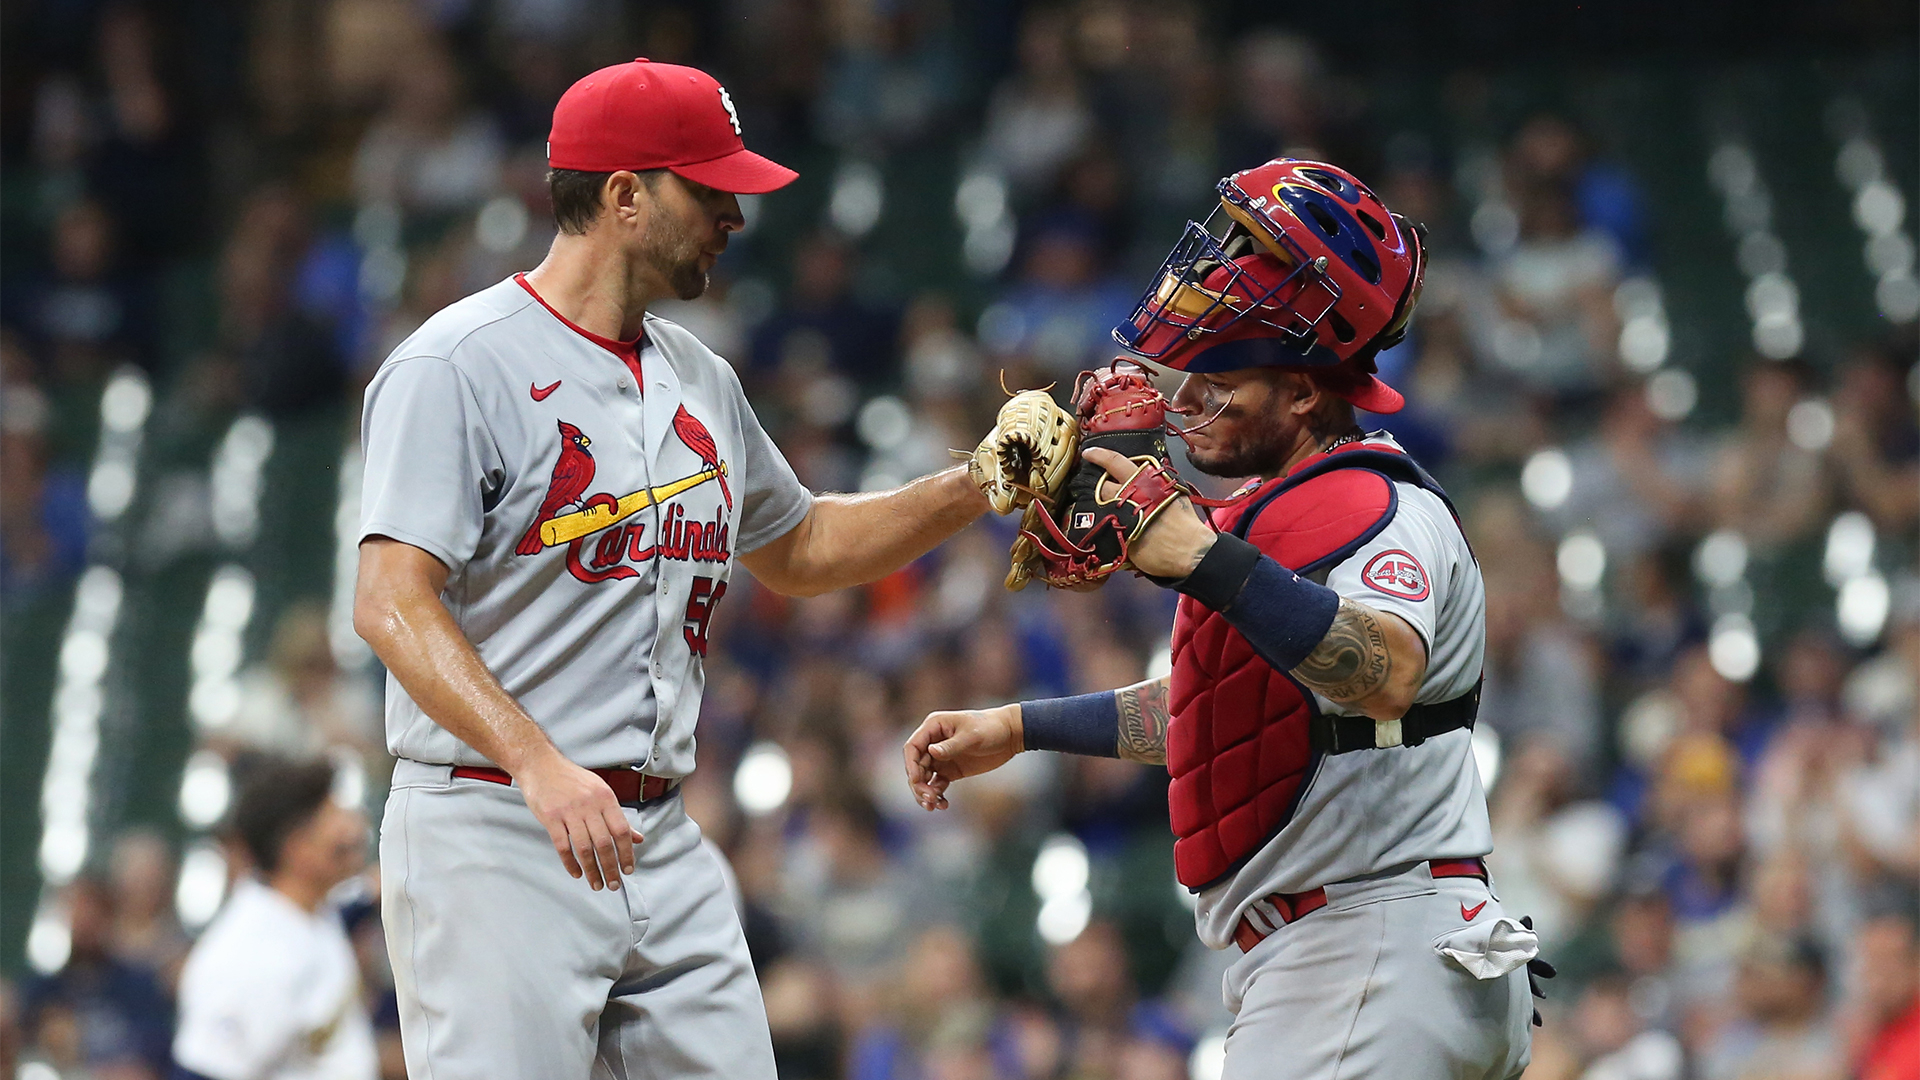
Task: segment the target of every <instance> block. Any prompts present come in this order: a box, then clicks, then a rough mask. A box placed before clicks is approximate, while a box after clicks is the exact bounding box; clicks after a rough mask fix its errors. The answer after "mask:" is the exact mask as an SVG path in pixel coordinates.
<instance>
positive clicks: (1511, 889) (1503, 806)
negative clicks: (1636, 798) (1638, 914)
mask: <svg viewBox="0 0 1920 1080" xmlns="http://www.w3.org/2000/svg"><path fill="white" fill-rule="evenodd" d="M1497 790H1498V797H1497V798H1496V799H1495V800H1494V801H1493V803H1492V805H1491V806H1490V807H1489V808H1488V809H1489V814H1490V816H1491V819H1492V823H1493V832H1494V848H1495V850H1496V851H1497V853H1498V854H1497V855H1496V857H1495V860H1494V861H1495V862H1496V863H1497V865H1498V867H1499V871H1500V888H1501V892H1502V895H1503V896H1504V897H1505V898H1506V900H1507V902H1509V903H1511V904H1512V905H1513V907H1514V910H1516V911H1523V912H1526V913H1528V914H1530V915H1532V916H1533V919H1534V927H1535V929H1536V930H1538V931H1539V933H1540V939H1541V941H1542V943H1543V947H1549V946H1552V945H1555V944H1558V943H1559V942H1561V941H1564V940H1566V939H1567V938H1568V937H1570V936H1572V934H1573V933H1574V932H1575V930H1576V929H1577V928H1578V927H1580V926H1581V925H1582V924H1583V923H1584V922H1585V921H1586V918H1587V915H1588V914H1589V912H1591V911H1592V910H1593V909H1594V907H1595V905H1596V904H1597V903H1598V902H1599V901H1600V899H1601V897H1602V896H1604V895H1605V894H1606V893H1607V891H1608V890H1609V889H1611V888H1612V886H1613V882H1614V877H1615V874H1616V871H1617V867H1618V864H1619V861H1620V857H1621V853H1622V851H1623V850H1624V849H1625V846H1626V841H1627V826H1626V822H1625V821H1623V820H1622V818H1621V815H1620V813H1619V812H1618V811H1617V810H1615V809H1614V808H1613V807H1611V806H1608V805H1607V804H1606V803H1604V802H1600V801H1598V800H1576V799H1574V798H1573V792H1574V778H1573V775H1572V767H1571V764H1570V763H1569V762H1568V760H1567V758H1566V756H1565V754H1564V753H1563V751H1562V750H1561V748H1560V747H1559V746H1557V745H1555V744H1554V743H1552V742H1547V741H1535V742H1531V743H1523V744H1522V746H1521V749H1520V750H1519V751H1518V752H1517V753H1516V754H1515V755H1514V756H1513V757H1512V758H1510V759H1508V764H1507V765H1506V768H1505V774H1504V779H1503V782H1502V783H1501V784H1500V786H1499V788H1498V789H1497Z"/></svg>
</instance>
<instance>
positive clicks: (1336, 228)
mask: <svg viewBox="0 0 1920 1080" xmlns="http://www.w3.org/2000/svg"><path fill="white" fill-rule="evenodd" d="M1307 216H1308V217H1311V218H1312V219H1313V223H1314V224H1315V225H1318V226H1320V232H1321V234H1322V235H1323V236H1325V237H1327V238H1328V239H1329V240H1331V239H1332V238H1334V237H1336V236H1339V235H1340V223H1339V222H1338V221H1335V220H1334V217H1333V215H1332V214H1329V213H1327V212H1326V211H1325V210H1324V209H1322V208H1321V207H1320V204H1319V203H1313V202H1310V203H1307Z"/></svg>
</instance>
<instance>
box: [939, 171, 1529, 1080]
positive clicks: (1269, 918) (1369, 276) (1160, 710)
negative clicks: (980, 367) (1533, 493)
mask: <svg viewBox="0 0 1920 1080" xmlns="http://www.w3.org/2000/svg"><path fill="white" fill-rule="evenodd" d="M1218 190H1219V193H1220V205H1219V207H1218V208H1217V210H1216V211H1215V212H1214V214H1213V215H1211V216H1210V217H1209V218H1208V220H1207V221H1206V222H1205V223H1204V224H1201V223H1197V222H1190V223H1189V224H1188V226H1187V230H1186V233H1185V234H1184V235H1183V236H1182V237H1181V239H1180V242H1179V243H1178V244H1177V245H1176V246H1175V247H1174V249H1173V252H1172V254H1171V255H1169V256H1168V258H1167V259H1166V261H1165V262H1164V263H1163V264H1162V266H1161V268H1160V270H1159V272H1158V273H1157V274H1155V276H1154V279H1153V281H1152V283H1151V284H1150V285H1149V287H1148V288H1147V290H1146V292H1145V294H1144V295H1143V296H1142V297H1141V299H1140V301H1139V303H1138V305H1137V306H1136V308H1135V310H1134V312H1133V314H1132V316H1131V317H1130V318H1129V319H1128V321H1127V322H1125V323H1123V324H1122V325H1121V326H1119V327H1118V328H1117V329H1116V330H1115V332H1114V336H1115V338H1116V339H1117V340H1118V341H1119V343H1120V344H1121V346H1122V347H1123V348H1124V349H1125V350H1126V351H1127V353H1128V355H1129V357H1131V358H1133V359H1136V360H1138V361H1140V362H1143V363H1145V362H1151V363H1154V364H1157V365H1159V366H1161V367H1164V368H1169V369H1172V370H1173V371H1177V372H1181V373H1183V376H1184V378H1183V381H1182V382H1181V384H1180V387H1179V390H1178V392H1177V393H1175V394H1174V395H1173V397H1172V399H1171V400H1170V401H1165V400H1163V399H1161V398H1160V396H1159V395H1158V394H1157V393H1154V392H1153V388H1152V386H1151V384H1150V383H1149V382H1148V381H1147V380H1146V378H1145V377H1144V373H1143V372H1142V371H1140V370H1137V369H1136V368H1134V367H1132V366H1130V365H1122V364H1116V365H1115V366H1114V367H1112V368H1110V369H1109V370H1107V371H1106V372H1100V373H1093V374H1091V375H1088V376H1085V377H1083V378H1082V380H1081V382H1080V385H1079V386H1078V388H1077V392H1076V395H1075V417H1074V419H1075V423H1076V426H1077V427H1078V429H1079V438H1080V446H1081V449H1080V460H1081V464H1080V465H1079V466H1077V467H1078V468H1080V469H1082V470H1083V471H1078V472H1073V473H1072V474H1071V475H1070V478H1068V479H1066V481H1065V482H1064V484H1063V485H1062V486H1059V487H1042V486H1040V484H1039V482H1038V481H1039V479H1040V477H1039V476H1038V475H1037V474H1036V473H1035V472H1034V471H1032V470H1031V469H1030V470H1029V471H1028V472H1027V473H1026V475H1025V476H1024V477H1023V478H1022V483H1023V484H1026V485H1028V486H1029V487H1030V488H1031V490H1030V491H1025V492H1022V494H1024V495H1025V496H1026V502H1025V503H1024V508H1025V519H1024V520H1025V527H1024V528H1023V530H1022V533H1021V536H1020V539H1019V541H1017V542H1016V544H1015V546H1014V550H1013V562H1014V566H1013V571H1012V574H1011V575H1010V577H1009V579H1008V584H1009V585H1011V586H1013V587H1016V588H1017V587H1019V585H1020V584H1023V583H1024V582H1026V581H1027V580H1029V579H1034V578H1038V579H1040V580H1042V581H1044V582H1045V583H1047V584H1048V585H1057V586H1065V587H1087V586H1089V585H1093V584H1097V583H1098V582H1100V581H1102V580H1104V579H1105V578H1106V577H1107V576H1109V575H1111V574H1112V573H1114V572H1115V571H1117V570H1120V569H1132V570H1135V571H1137V572H1139V573H1141V574H1144V575H1146V576H1147V577H1149V578H1150V579H1151V580H1153V581H1154V582H1156V583H1158V584H1160V585H1162V586H1164V587H1167V588H1170V589H1174V590H1176V591H1177V592H1179V593H1180V598H1179V601H1178V606H1177V611H1176V614H1175V617H1174V625H1173V635H1172V655H1173V666H1172V672H1171V673H1170V674H1169V675H1166V676H1164V677H1161V678H1157V679H1149V680H1147V681H1145V682H1141V683H1136V684H1134V685H1132V686H1127V687H1122V688H1120V689H1117V690H1108V691H1104V692H1101V693H1094V694H1085V695H1081V696H1078V697H1071V698H1056V699H1050V700H1044V701H1024V702H1019V703H1016V704H1009V705H1004V706H1000V707H998V708H991V709H978V710H970V711H964V712H936V713H934V714H932V715H930V716H928V717H927V718H926V720H925V721H924V722H923V723H922V724H921V725H920V727H919V729H918V730H917V731H916V732H915V733H914V734H913V736H912V737H911V738H910V739H909V740H908V742H907V745H906V747H905V764H906V772H907V779H908V783H909V784H910V786H911V787H912V789H913V792H914V795H915V798H916V799H917V800H918V801H919V802H920V804H921V805H922V806H923V807H924V808H926V809H928V810H940V809H944V808H945V807H946V806H947V804H948V798H949V795H950V789H951V787H952V785H953V783H954V781H956V780H959V779H961V778H963V777H967V776H972V775H976V774H978V773H981V772H985V771H987V770H990V769H994V768H998V767H999V766H1000V765H1002V764H1004V763H1005V762H1006V761H1007V760H1008V759H1010V758H1011V757H1012V756H1013V755H1014V754H1016V753H1019V752H1021V751H1030V750H1053V751H1059V752H1066V753H1076V754H1089V755H1098V756H1104V757H1120V758H1126V759H1129V760H1133V761H1140V762H1147V763H1151V764H1155V765H1161V766H1165V767H1166V769H1167V771H1168V773H1169V774H1170V778H1171V782H1170V784H1169V787H1168V796H1167V797H1168V803H1169V807H1168V808H1169V811H1170V815H1169V816H1170V819H1171V823H1172V827H1173V832H1174V846H1173V854H1174V865H1175V869H1176V872H1177V874H1178V876H1179V879H1180V882H1181V883H1182V884H1183V885H1185V886H1186V887H1187V888H1188V889H1189V890H1190V891H1192V892H1193V893H1194V894H1195V899H1196V910H1195V918H1196V923H1197V929H1198V931H1199V934H1200V937H1201V939H1202V940H1204V941H1205V942H1206V943H1207V944H1208V945H1209V946H1212V947H1213V948H1216V949H1238V950H1239V951H1240V953H1241V954H1242V955H1240V956H1239V958H1238V960H1237V962H1236V963H1234V965H1233V966H1232V968H1230V969H1229V970H1228V972H1227V975H1226V980H1225V986H1224V997H1225V1000H1226V1004H1227V1006H1228V1008H1230V1009H1232V1010H1233V1011H1234V1012H1235V1013H1236V1014H1237V1020H1236V1022H1235V1024H1234V1025H1233V1028H1232V1031H1231V1033H1230V1034H1229V1035H1228V1037H1227V1043H1226V1063H1225V1069H1224V1073H1223V1076H1224V1077H1225V1078H1226V1080H1251V1078H1254V1077H1260V1078H1263V1080H1319V1078H1325V1077H1331V1076H1354V1077H1393V1078H1395V1080H1454V1078H1462V1077H1470V1078H1474V1080H1510V1078H1513V1077H1517V1076H1519V1075H1520V1073H1521V1072H1522V1071H1523V1070H1524V1069H1525V1068H1526V1065H1527V1062H1528V1059H1529V1055H1530V1052H1531V1037H1530V1031H1529V1026H1528V1021H1529V1018H1530V1017H1531V1016H1532V1015H1533V1010H1532V1007H1531V997H1530V993H1529V974H1530V973H1531V974H1539V975H1547V974H1550V973H1551V970H1550V969H1549V968H1547V967H1546V966H1545V965H1544V964H1542V963H1541V962H1539V961H1538V960H1537V959H1535V957H1536V954H1537V952H1538V939H1537V937H1536V936H1535V935H1534V933H1533V931H1532V928H1531V926H1530V925H1529V924H1528V923H1527V921H1526V920H1524V919H1520V918H1516V917H1513V916H1510V915H1509V914H1508V913H1507V912H1506V911H1505V910H1504V909H1503V908H1502V906H1501V903H1500V898H1499V895H1498V893H1497V891H1496V890H1495V888H1494V882H1493V878H1492V875H1491V874H1490V872H1489V870H1488V867H1487V863H1486V856H1487V855H1488V854H1489V853H1490V852H1491V851H1492V848H1493V842H1492V834H1491V830H1490V828H1489V825H1488V820H1487V808H1486V799H1485V796H1484V794H1483V792H1482V790H1481V787H1480V778H1479V773H1478V772H1477V771H1476V768H1475V765H1474V759H1473V754H1472V752H1471V745H1470V743H1471V729H1472V727H1473V724H1474V718H1475V715H1476V713H1477V711H1478V706H1479V693H1480V672H1481V663H1482V657H1483V654H1484V651H1485V643H1486V633H1485V595H1484V592H1483V589H1482V585H1481V579H1480V570H1479V566H1478V565H1477V564H1476V563H1475V561H1474V556H1473V552H1472V551H1471V550H1470V549H1469V548H1468V546H1467V542H1466V539H1465V537H1464V536H1463V535H1462V533H1461V530H1460V525H1459V522H1458V521H1457V520H1456V518H1455V516H1454V513H1453V508H1452V505H1451V503H1450V502H1449V501H1448V500H1447V496H1446V494H1445V492H1444V491H1442V490H1441V488H1440V485H1439V484H1438V483H1436V482H1435V481H1434V479H1433V478H1432V477H1431V476H1430V475H1428V474H1427V472H1426V470H1424V469H1422V468H1421V467H1420V465H1419V464H1418V463H1417V462H1415V461H1414V460H1413V459H1412V458H1410V457H1409V456H1408V455H1407V454H1406V452H1405V451H1404V450H1402V449H1401V448H1400V446H1399V445H1398V444H1397V443H1395V442H1394V440H1393V438H1392V437H1391V436H1390V435H1388V434H1386V433H1385V432H1371V433H1369V432H1367V431H1365V430H1364V429H1363V428H1361V427H1360V426H1359V424H1358V422H1357V420H1356V417H1355V409H1362V410H1365V411H1367V412H1373V413H1391V412H1394V411H1396V410H1397V409H1399V408H1400V407H1401V404H1402V402H1401V397H1400V395H1399V394H1398V393H1397V392H1395V391H1394V390H1393V389H1392V388H1391V387H1389V386H1387V385H1386V384H1385V383H1383V382H1381V381H1380V380H1379V378H1378V377H1377V376H1376V370H1377V367H1376V364H1375V357H1376V356H1377V355H1378V354H1379V352H1380V351H1381V350H1382V349H1385V348H1388V347H1390V346H1392V345H1394V344H1395V343H1397V342H1398V341H1400V340H1401V338H1402V337H1403V335H1404V334H1405V332H1406V328H1407V325H1408V320H1409V318H1410V317H1411V315H1412V313H1413V310H1414V306H1415V304H1416V302H1417V301H1418V299H1419V296H1420V286H1421V280H1422V276H1423V271H1424V269H1425V250H1424V247H1423V241H1422V236H1421V232H1420V230H1419V229H1418V228H1417V227H1415V226H1413V225H1411V224H1409V223H1408V222H1406V221H1404V220H1402V219H1401V218H1399V217H1397V216H1395V215H1394V214H1392V213H1390V212H1389V211H1388V210H1387V208H1386V206H1384V205H1383V204H1382V203H1381V202H1380V200H1379V198H1378V197H1376V196H1375V195H1374V193H1373V192H1372V191H1370V190H1369V189H1368V188H1367V187H1366V185H1364V184H1362V183H1361V182H1360V181H1359V180H1358V179H1356V178H1355V177H1353V176H1352V175H1351V174H1350V173H1347V172H1346V171H1344V170H1342V169H1340V168H1337V167H1335V166H1332V165H1325V164H1320V163H1317V162H1310V161H1298V160H1293V159H1284V158H1283V159H1279V160H1276V161H1271V162H1268V163H1267V164H1265V165H1262V166H1260V167H1259V168H1255V169H1249V170H1247V171H1245V172H1240V173H1236V174H1234V175H1232V176H1229V177H1227V178H1226V179H1225V180H1222V181H1221V182H1220V184H1219V186H1218ZM1169 413H1171V414H1174V415H1178V416H1181V417H1183V418H1185V417H1192V418H1196V419H1197V420H1198V421H1199V422H1197V423H1194V424H1193V425H1192V426H1190V427H1187V428H1184V429H1178V430H1177V434H1178V435H1179V436H1180V437H1182V438H1183V439H1184V441H1185V442H1186V444H1187V450H1188V453H1187V458H1188V461H1189V462H1190V463H1191V464H1192V466H1193V467H1194V468H1196V469H1198V470H1200V471H1202V472H1205V473H1209V474H1211V475H1216V476H1226V477H1253V478H1254V479H1253V480H1252V481H1251V482H1249V483H1248V484H1246V485H1245V486H1244V487H1242V488H1241V489H1240V491H1239V492H1238V493H1237V494H1236V496H1235V497H1234V498H1232V499H1229V500H1227V502H1225V503H1224V504H1219V505H1216V506H1214V507H1212V508H1211V512H1210V513H1209V515H1208V516H1207V517H1206V518H1204V519H1203V518H1202V517H1201V516H1200V514H1199V512H1198V511H1197V510H1196V508H1195V507H1196V503H1197V502H1199V500H1196V499H1194V498H1193V497H1192V495H1191V493H1190V492H1189V491H1188V490H1187V489H1186V488H1185V487H1184V486H1183V485H1182V484H1181V483H1180V481H1179V479H1178V478H1177V477H1175V476H1174V475H1173V473H1172V470H1171V468H1170V467H1169V466H1168V465H1167V464H1166V453H1165V446H1166V444H1165V440H1164V435H1163V432H1165V431H1169V430H1176V429H1173V428H1170V427H1166V426H1164V425H1165V424H1166V421H1167V414H1169ZM1047 472H1048V473H1049V474H1054V473H1057V472H1058V470H1057V468H1055V469H1050V470H1047Z"/></svg>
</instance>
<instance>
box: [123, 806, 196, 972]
mask: <svg viewBox="0 0 1920 1080" xmlns="http://www.w3.org/2000/svg"><path fill="white" fill-rule="evenodd" d="M174 871H175V867H174V862H173V848H172V846H170V845H169V844H168V843H167V841H166V839H165V838H164V837H162V836H161V835H160V834H159V833H157V832H154V831H152V830H150V829H134V830H130V831H128V832H124V833H121V834H120V836H119V837H118V838H116V839H115V840H114V842H113V854H112V856H111V858H110V860H109V862H108V880H110V881H112V883H113V893H114V899H115V911H114V920H113V950H114V952H115V953H116V954H117V955H119V956H121V957H124V958H126V959H127V960H129V961H131V962H134V963H137V964H139V965H140V966H141V967H144V968H146V969H147V970H149V971H152V972H153V973H154V974H155V975H157V976H158V977H159V979H160V985H161V986H162V987H164V988H165V989H166V991H167V993H168V994H169V995H171V994H172V993H173V988H174V984H175V983H177V982H179V981H180V965H181V964H182V963H184V962H185V961H186V958H187V945H188V942H187V935H186V933H185V931H183V930H181V928H180V920H179V919H177V918H175V917H174V913H173V889H174Z"/></svg>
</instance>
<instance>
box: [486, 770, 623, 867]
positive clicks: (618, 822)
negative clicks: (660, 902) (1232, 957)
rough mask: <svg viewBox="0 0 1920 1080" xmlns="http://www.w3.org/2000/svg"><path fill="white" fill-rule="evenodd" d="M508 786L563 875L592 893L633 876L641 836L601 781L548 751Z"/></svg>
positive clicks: (517, 775) (519, 772) (515, 774)
mask: <svg viewBox="0 0 1920 1080" xmlns="http://www.w3.org/2000/svg"><path fill="white" fill-rule="evenodd" d="M513 781H514V783H516V784H518V785H519V786H520V792H521V794H522V795H523V796H524V797H525V798H526V800H527V809H529V810H532V811H533V816H534V817H535V818H538V819H539V821H540V824H541V825H543V826H545V827H546V830H547V836H548V837H549V838H551V839H552V840H553V849H554V850H555V851H556V852H559V854H560V863H561V865H563V866H565V867H566V868H567V873H569V874H572V875H573V876H574V877H584V878H586V879H587V884H588V885H589V886H591V887H592V888H593V889H594V890H595V891H598V890H600V889H602V888H608V889H617V888H619V887H620V875H622V874H631V873H633V845H635V844H637V843H639V842H640V841H641V839H642V837H641V836H640V834H639V833H637V832H635V831H634V830H633V827H632V826H631V825H629V824H627V815H626V811H625V810H623V809H621V807H620V800H619V799H617V798H615V797H614V794H613V789H612V788H610V787H608V786H607V782H606V781H605V780H602V779H600V778H599V777H598V776H595V775H594V774H593V773H592V772H590V771H588V770H586V769H583V768H581V767H580V766H578V765H575V764H574V763H573V762H571V761H568V760H567V759H566V757H565V756H564V755H562V754H561V753H560V751H558V750H555V749H553V748H551V747H549V748H547V750H546V751H545V752H543V753H541V754H539V755H538V756H536V757H534V758H532V759H531V760H530V761H528V762H527V763H526V764H524V765H522V766H521V767H520V768H519V769H518V770H517V771H515V772H514V774H513Z"/></svg>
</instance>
